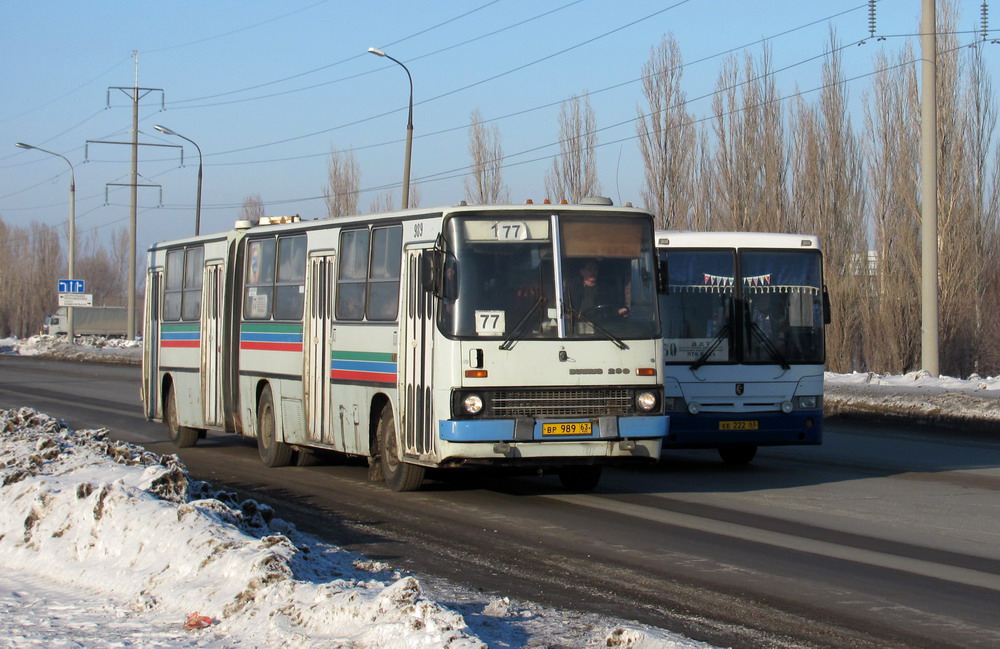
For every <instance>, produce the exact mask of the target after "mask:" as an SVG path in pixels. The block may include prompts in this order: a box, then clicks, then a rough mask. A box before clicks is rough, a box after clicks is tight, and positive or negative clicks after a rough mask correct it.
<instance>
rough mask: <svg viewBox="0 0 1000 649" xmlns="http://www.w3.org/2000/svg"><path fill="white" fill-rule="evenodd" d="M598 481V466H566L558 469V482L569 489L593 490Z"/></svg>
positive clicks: (599, 476)
mask: <svg viewBox="0 0 1000 649" xmlns="http://www.w3.org/2000/svg"><path fill="white" fill-rule="evenodd" d="M600 481H601V467H599V466H566V467H563V468H561V469H559V482H561V483H562V486H563V487H564V488H565V489H567V490H569V491H593V490H594V487H596V486H597V483H598V482H600Z"/></svg>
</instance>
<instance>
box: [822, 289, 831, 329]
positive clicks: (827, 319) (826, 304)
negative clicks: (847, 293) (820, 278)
mask: <svg viewBox="0 0 1000 649" xmlns="http://www.w3.org/2000/svg"><path fill="white" fill-rule="evenodd" d="M831 322H833V312H832V310H831V309H830V294H829V293H827V291H826V284H824V285H823V324H825V325H828V324H830V323H831Z"/></svg>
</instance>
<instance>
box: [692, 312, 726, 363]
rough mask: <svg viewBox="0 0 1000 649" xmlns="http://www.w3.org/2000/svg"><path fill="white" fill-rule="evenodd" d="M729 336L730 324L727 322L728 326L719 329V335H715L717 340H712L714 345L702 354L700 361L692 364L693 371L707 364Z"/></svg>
mask: <svg viewBox="0 0 1000 649" xmlns="http://www.w3.org/2000/svg"><path fill="white" fill-rule="evenodd" d="M728 336H729V323H728V322H727V323H726V324H724V325H722V328H721V329H719V333H717V334H715V338H713V339H712V344H711V345H709V346H708V347H706V348H705V351H703V352H702V353H701V356H699V357H698V359H697V360H695V362H693V363H691V369H692V370H696V369H698V368H699V367H701V366H702V365H704V364H705V363H707V362H708V359H710V358H711V357H712V354H714V353H715V350H716V349H718V348H719V345H721V344H722V341H723V340H725V339H726V337H728Z"/></svg>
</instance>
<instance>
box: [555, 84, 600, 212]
mask: <svg viewBox="0 0 1000 649" xmlns="http://www.w3.org/2000/svg"><path fill="white" fill-rule="evenodd" d="M596 149H597V118H596V117H595V116H594V110H593V108H591V106H590V96H589V95H587V94H584V95H583V96H582V97H579V96H576V95H574V96H573V97H571V98H570V99H568V100H567V101H565V102H563V105H562V109H561V110H560V112H559V156H558V157H556V158H554V159H553V160H552V169H551V170H550V171H549V173H548V174H546V176H545V191H546V192H548V195H549V198H551V199H552V200H553V201H559V200H562V199H567V200H569V201H570V202H571V203H579V202H580V199H581V198H583V197H585V196H594V195H596V194H600V193H601V184H600V182H599V181H598V180H597V161H596V159H595V151H596Z"/></svg>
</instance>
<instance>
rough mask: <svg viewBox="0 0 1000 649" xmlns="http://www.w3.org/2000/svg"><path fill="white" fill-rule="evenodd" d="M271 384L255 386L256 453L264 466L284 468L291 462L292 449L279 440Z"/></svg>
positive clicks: (264, 382) (262, 382) (264, 383)
mask: <svg viewBox="0 0 1000 649" xmlns="http://www.w3.org/2000/svg"><path fill="white" fill-rule="evenodd" d="M279 436H280V434H279V430H278V425H277V417H276V416H275V412H274V397H273V395H272V394H271V384H270V383H268V382H267V381H261V382H260V384H258V386H257V451H258V453H259V454H260V460H261V462H263V463H264V465H265V466H269V467H278V466H286V465H288V464H289V463H290V462H291V461H292V447H291V445H289V444H286V443H285V442H283V441H281V440H280V439H279Z"/></svg>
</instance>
